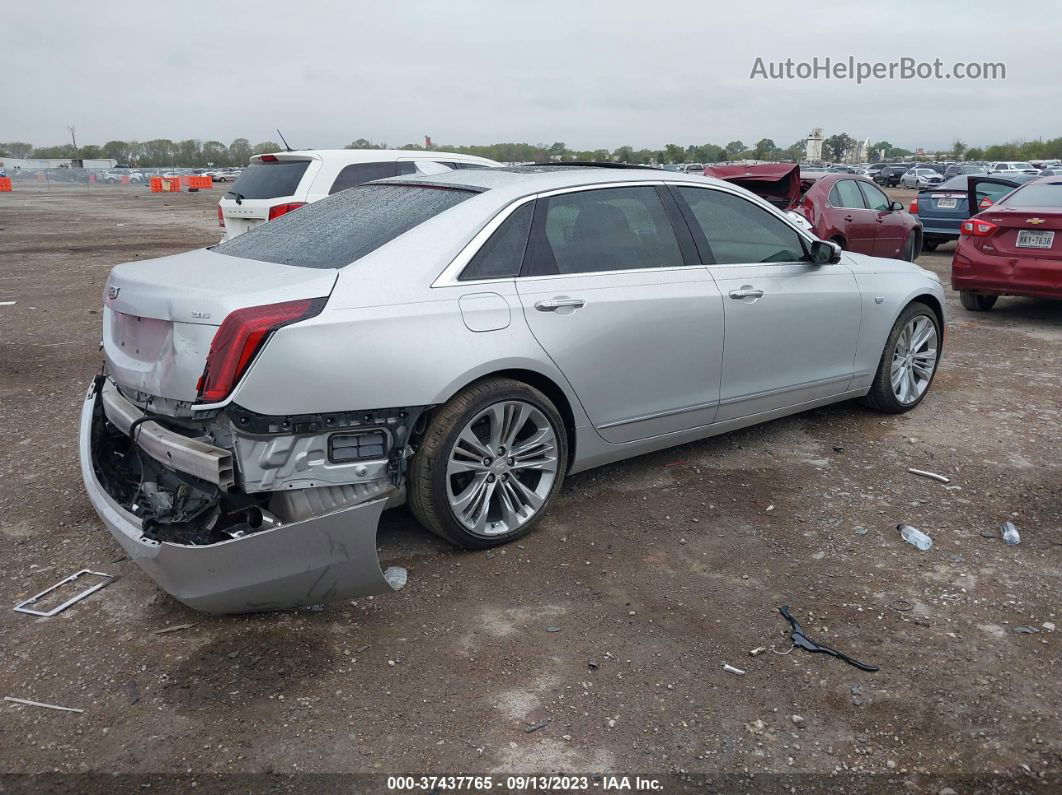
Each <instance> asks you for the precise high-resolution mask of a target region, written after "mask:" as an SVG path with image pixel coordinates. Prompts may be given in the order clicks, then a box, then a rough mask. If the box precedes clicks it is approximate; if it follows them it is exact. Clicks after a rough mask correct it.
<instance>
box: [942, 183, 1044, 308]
mask: <svg viewBox="0 0 1062 795" xmlns="http://www.w3.org/2000/svg"><path fill="white" fill-rule="evenodd" d="M951 286H952V287H953V288H954V289H956V290H958V291H959V298H960V299H961V300H962V305H963V306H964V307H966V308H967V309H972V310H974V311H979V312H984V311H987V310H989V309H991V308H992V306H993V305H994V304H995V303H996V299H997V298H999V296H1001V295H1024V296H1030V297H1034V298H1062V179H1059V178H1058V177H1044V178H1042V179H1038V180H1034V181H1033V182H1027V183H1025V184H1024V185H1022V186H1020V187H1018V188H1016V189H1015V190H1013V191H1012V192H1010V193H1008V194H1007V195H1006V196H1004V197H1003V198H1002V199H1000V200H999V203H998V204H994V205H992V206H991V207H989V208H988V209H987V210H984V211H982V212H980V213H978V214H977V215H975V216H973V217H972V218H970V219H969V220H967V221H964V222H963V224H962V228H961V229H960V236H959V244H958V246H957V247H956V249H955V256H954V258H953V259H952V261H951Z"/></svg>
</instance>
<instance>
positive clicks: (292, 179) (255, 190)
mask: <svg viewBox="0 0 1062 795" xmlns="http://www.w3.org/2000/svg"><path fill="white" fill-rule="evenodd" d="M308 165H310V161H309V160H280V161H277V162H276V163H251V165H249V166H247V168H245V169H244V170H243V173H242V174H240V177H239V179H237V180H236V181H235V182H234V183H233V185H232V188H231V189H230V190H229V191H228V193H229V194H233V193H238V194H240V196H241V197H242V198H244V199H279V198H280V197H282V196H294V195H295V191H296V190H297V189H298V187H299V182H300V181H302V175H303V174H305V173H306V167H307V166H308Z"/></svg>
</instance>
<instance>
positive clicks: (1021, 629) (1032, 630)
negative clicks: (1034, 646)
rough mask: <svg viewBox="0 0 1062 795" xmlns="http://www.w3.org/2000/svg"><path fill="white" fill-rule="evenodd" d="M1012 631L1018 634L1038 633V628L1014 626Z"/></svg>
mask: <svg viewBox="0 0 1062 795" xmlns="http://www.w3.org/2000/svg"><path fill="white" fill-rule="evenodd" d="M1014 631H1015V632H1017V633H1018V634H1019V635H1039V634H1040V630H1039V629H1038V628H1037V627H1014Z"/></svg>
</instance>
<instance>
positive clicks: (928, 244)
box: [922, 239, 940, 251]
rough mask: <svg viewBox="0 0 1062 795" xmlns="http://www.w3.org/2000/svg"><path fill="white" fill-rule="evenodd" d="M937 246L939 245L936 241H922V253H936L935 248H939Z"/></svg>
mask: <svg viewBox="0 0 1062 795" xmlns="http://www.w3.org/2000/svg"><path fill="white" fill-rule="evenodd" d="M939 245H940V242H939V241H937V240H930V239H927V240H923V241H922V250H923V251H936V250H937V246H939Z"/></svg>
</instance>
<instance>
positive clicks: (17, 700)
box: [4, 696, 85, 712]
mask: <svg viewBox="0 0 1062 795" xmlns="http://www.w3.org/2000/svg"><path fill="white" fill-rule="evenodd" d="M4 701H11V702H13V703H15V704H25V705H26V706H28V707H43V708H44V709H57V710H59V711H60V712H84V711H85V710H83V709H78V708H77V707H60V706H59V705H58V704H45V703H44V702H43V701H30V700H29V699H28V698H15V697H14V696H4Z"/></svg>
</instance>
